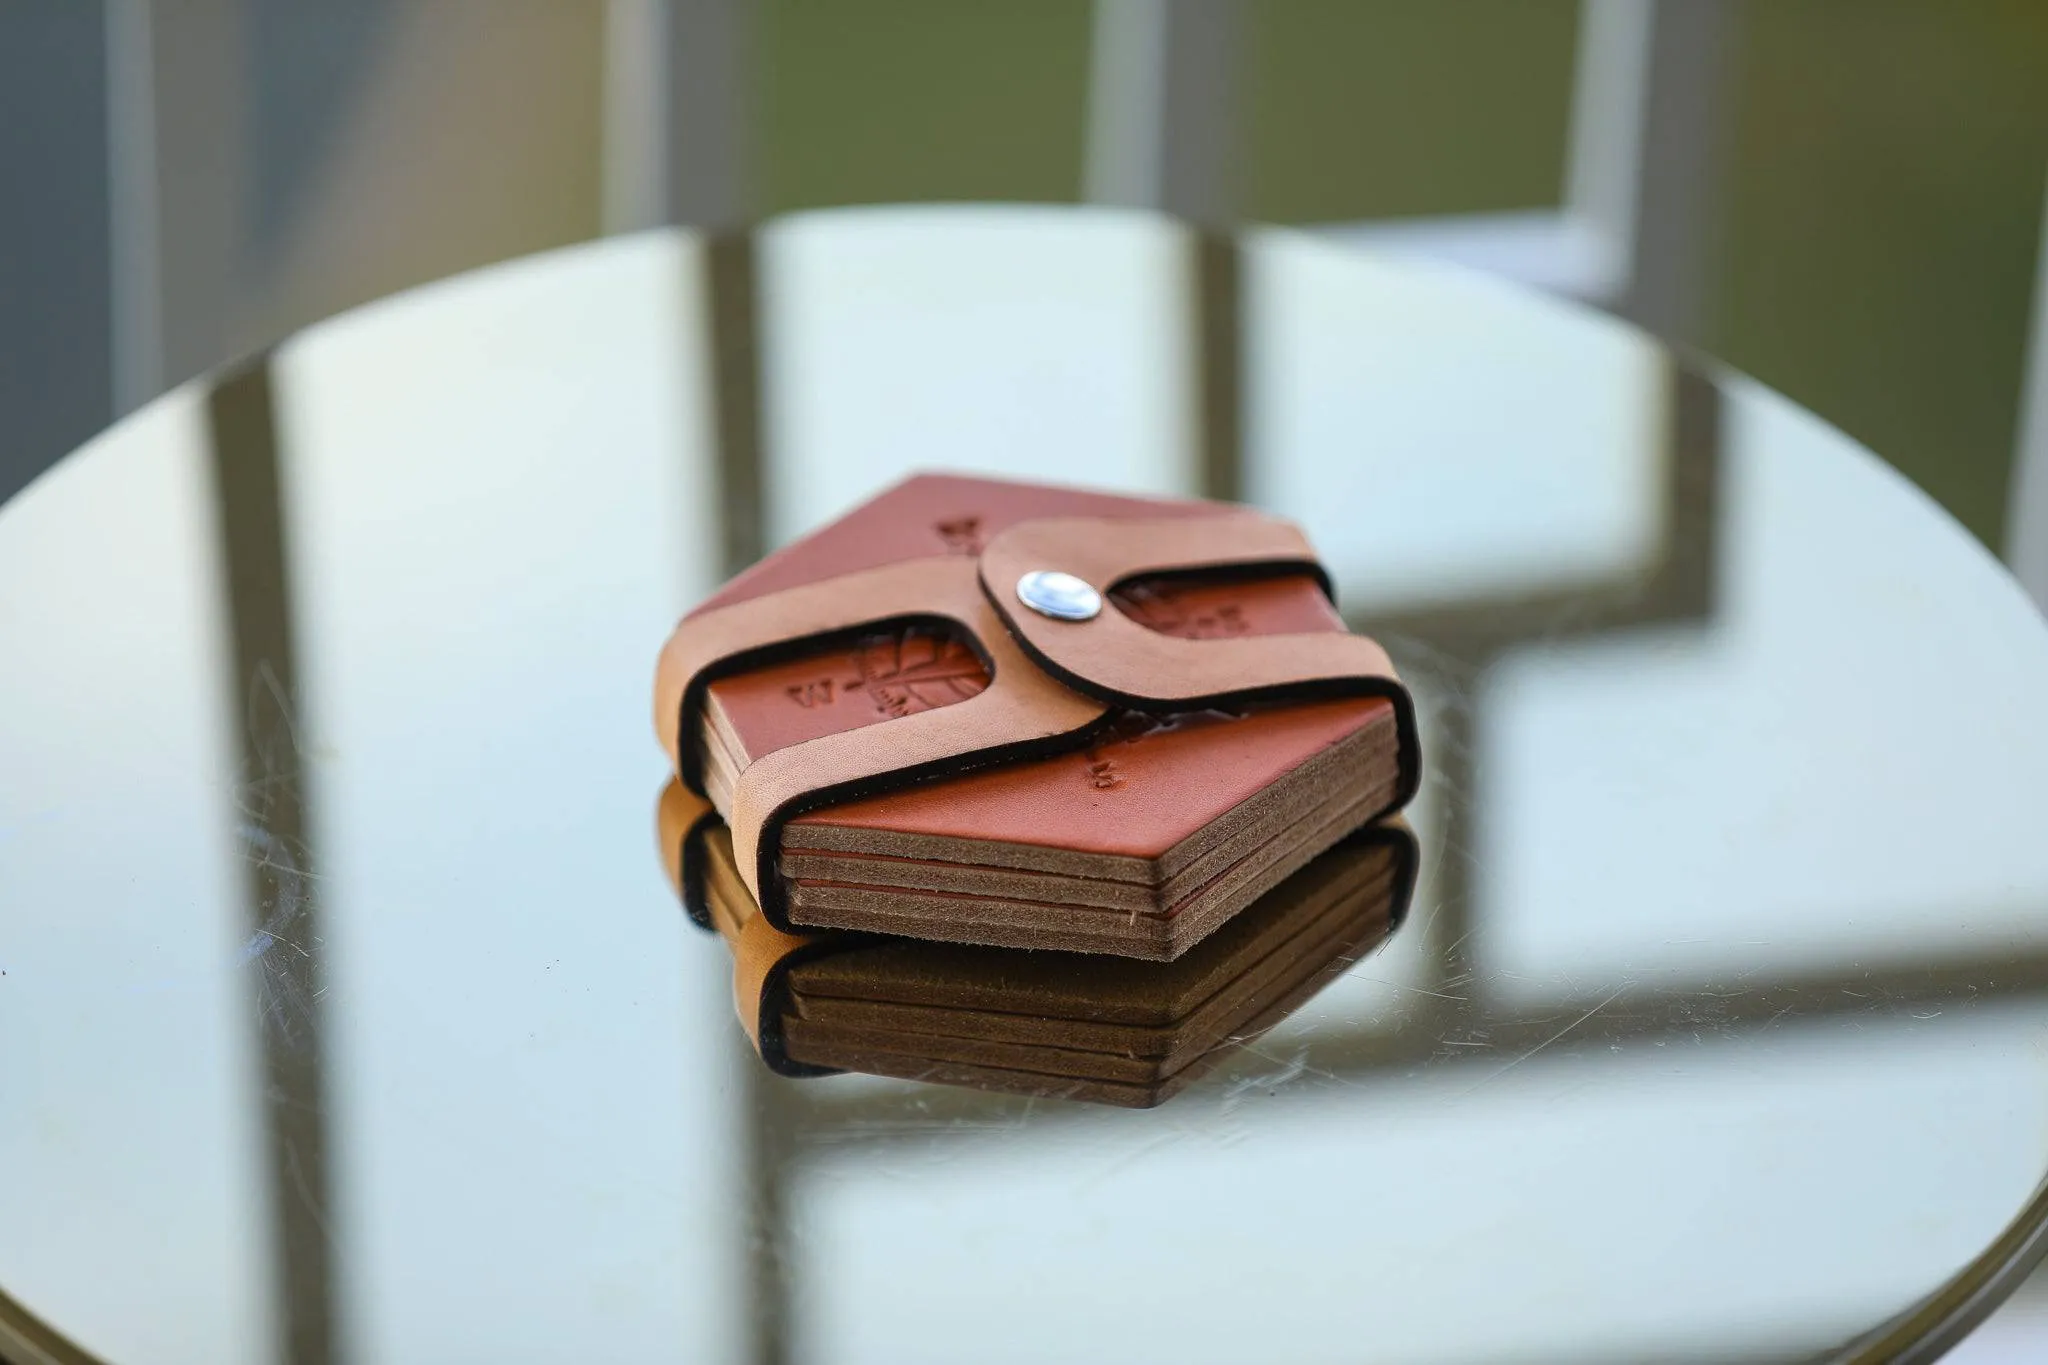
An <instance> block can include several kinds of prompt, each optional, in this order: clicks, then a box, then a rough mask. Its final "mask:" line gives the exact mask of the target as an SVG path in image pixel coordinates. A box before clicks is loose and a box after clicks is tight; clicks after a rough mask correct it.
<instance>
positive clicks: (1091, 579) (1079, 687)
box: [980, 511, 1421, 802]
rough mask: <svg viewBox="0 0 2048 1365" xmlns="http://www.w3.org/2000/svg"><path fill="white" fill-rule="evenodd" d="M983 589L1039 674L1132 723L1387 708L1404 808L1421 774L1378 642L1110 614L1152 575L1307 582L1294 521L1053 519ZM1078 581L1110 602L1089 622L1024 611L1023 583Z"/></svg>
mask: <svg viewBox="0 0 2048 1365" xmlns="http://www.w3.org/2000/svg"><path fill="white" fill-rule="evenodd" d="M980 568H981V584H982V590H983V592H984V593H985V594H986V596H987V597H988V600H989V602H990V604H991V605H992V606H993V607H994V608H995V610H996V611H997V612H998V613H999V614H1000V615H1001V617H1002V619H1003V624H1004V625H1006V626H1007V627H1009V630H1010V632H1011V634H1013V635H1014V636H1015V637H1016V639H1017V642H1018V644H1019V645H1020V646H1021V647H1022V649H1023V651H1024V653H1025V654H1027V655H1028V656H1029V657H1030V658H1031V660H1032V662H1034V663H1036V664H1037V665H1038V666H1039V667H1040V668H1042V669H1044V670H1045V671H1046V672H1047V673H1049V674H1051V675H1052V676H1053V677H1055V678H1057V679H1059V680H1060V681H1061V682H1063V683H1065V684H1066V685H1067V686H1068V687H1071V688H1073V689H1074V690H1075V691H1077V692H1082V693H1086V694H1087V695H1089V696H1092V697H1096V698H1098V699H1100V700H1102V701H1105V702H1111V703H1114V704H1116V705H1119V706H1126V707H1129V708H1131V709H1132V710H1135V711H1153V712H1160V711H1184V710H1190V709H1193V708H1196V707H1202V706H1229V705H1233V704H1237V703H1242V702H1250V701H1263V700H1274V701H1281V700H1284V701H1308V700H1313V699H1316V698H1322V697H1334V696H1377V697H1384V698H1386V699H1388V700H1389V701H1391V702H1392V703H1393V704H1394V709H1395V713H1396V723H1397V728H1398V729H1399V732H1400V739H1399V742H1400V746H1401V767H1402V773H1403V780H1402V791H1401V794H1400V797H1399V799H1400V801H1402V802H1405V801H1406V800H1407V799H1408V797H1409V796H1411V795H1413V793H1414V789H1415V786H1416V784H1417V783H1418V782H1419V780H1420V775H1421V758H1420V753H1419V748H1420V746H1419V741H1418V738H1417V733H1416V726H1415V714H1414V712H1415V708H1414V701H1413V699H1412V698H1411V697H1410V696H1409V695H1408V690H1407V689H1406V688H1405V687H1403V686H1402V685H1401V680H1400V678H1399V676H1398V675H1397V674H1396V673H1395V672H1394V662H1393V660H1392V659H1391V658H1390V657H1388V655H1387V651H1386V650H1385V649H1383V648H1381V647H1380V645H1379V643H1378V642H1377V641H1375V640H1372V639H1370V638H1368V637H1366V636H1363V635H1351V634H1348V633H1339V632H1336V631H1318V632H1313V633H1309V634H1299V635H1254V636H1237V637H1229V638H1224V639H1205V640H1190V639H1184V638H1181V637H1179V636H1173V635H1165V634H1162V633H1160V632H1158V631H1155V630H1151V629H1149V628H1148V627H1146V626H1143V625H1140V624H1139V623H1138V622H1137V621H1134V620H1132V619H1131V618H1130V617H1128V616H1126V615H1124V613H1123V612H1121V611H1119V610H1117V609H1116V607H1115V606H1113V605H1110V604H1109V603H1108V599H1109V597H1110V594H1111V592H1112V591H1113V590H1114V589H1115V588H1116V587H1117V586H1118V585H1119V584H1121V583H1124V582H1128V581H1129V580H1131V579H1134V578H1139V577H1142V576H1145V575H1149V574H1173V573H1199V572H1206V571H1212V570H1218V569H1229V570H1235V571H1237V572H1240V573H1243V572H1257V571H1262V570H1270V571H1275V572H1282V571H1290V570H1291V571H1310V572H1313V573H1315V574H1316V575H1317V576H1318V577H1321V578H1323V581H1324V585H1325V589H1326V590H1327V586H1328V580H1327V577H1324V576H1323V572H1322V568H1321V566H1320V565H1319V564H1318V563H1317V562H1316V559H1315V553H1314V551H1313V549H1312V548H1311V547H1310V546H1309V543H1308V540H1307V538H1306V537H1305V536H1303V535H1302V533H1301V531H1300V529H1299V528H1298V527H1296V526H1294V525H1293V524H1292V523H1291V522H1286V521H1282V520H1280V519H1278V518H1276V517H1268V516H1265V515H1263V514H1261V513H1257V512H1251V511H1239V512H1231V513H1227V514H1225V515H1222V516H1215V517H1174V518H1158V519H1106V518H1100V517H1047V518H1041V519H1039V520H1036V521H1026V522H1020V523H1018V524H1017V525H1015V526H1012V527H1010V528H1009V529H1008V530H1006V531H1004V532H1002V533H1001V534H1000V535H998V536H996V537H995V538H994V539H993V540H991V541H990V542H989V543H988V545H987V546H986V547H985V548H984V549H983V550H982V552H981V557H980ZM1042 569H1052V570H1058V571H1060V572H1063V573H1068V574H1072V575H1073V576H1074V577H1076V578H1079V579H1081V580H1082V581H1084V582H1086V583H1087V584H1088V585H1089V586H1091V587H1093V588H1094V589H1095V590H1096V591H1097V592H1099V593H1101V594H1102V596H1103V598H1104V599H1105V605H1104V607H1103V609H1102V611H1100V612H1099V613H1098V614H1097V615H1095V616H1094V617H1093V618H1091V619H1089V620H1086V621H1069V620H1054V619H1053V618H1051V617H1047V616H1042V615H1040V614H1039V613H1038V612H1035V611H1033V610H1031V609H1030V608H1028V607H1026V606H1024V605H1023V603H1022V602H1021V601H1020V600H1019V599H1018V596H1017V584H1018V582H1019V580H1021V579H1022V578H1023V577H1024V575H1026V574H1028V573H1031V572H1033V571H1035V570H1042Z"/></svg>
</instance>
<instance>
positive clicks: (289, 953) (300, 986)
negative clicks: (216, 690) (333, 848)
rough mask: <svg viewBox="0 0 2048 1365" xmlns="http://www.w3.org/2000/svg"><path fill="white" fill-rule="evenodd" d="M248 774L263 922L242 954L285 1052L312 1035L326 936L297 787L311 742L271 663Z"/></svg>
mask: <svg viewBox="0 0 2048 1365" xmlns="http://www.w3.org/2000/svg"><path fill="white" fill-rule="evenodd" d="M247 706H248V715H247V716H246V717H245V722H246V726H247V733H248V749H247V754H248V760H249V762H250V766H251V767H252V768H253V769H254V771H252V772H250V773H248V774H247V775H246V776H245V778H244V781H243V783H242V786H241V789H240V791H239V792H238V793H237V797H236V803H235V804H236V807H237V809H238V811H239V813H240V815H241V817H242V819H241V821H240V823H238V824H237V825H236V827H235V833H236V836H237V838H238V839H239V840H240V842H241V845H242V855H243V857H244V859H245V860H246V861H247V862H248V864H249V865H250V866H251V867H252V868H253V869H254V870H255V883H256V894H257V897H258V902H257V906H256V909H257V913H258V914H259V915H260V919H259V921H258V925H257V927H256V928H255V929H254V930H253V931H252V932H251V933H250V934H249V936H248V938H246V939H245V940H244V941H243V943H242V947H241V950H240V952H239V954H238V965H241V966H244V967H250V968H253V969H254V971H255V974H256V1003H257V1013H258V1017H259V1018H260V1019H261V1021H262V1026H263V1029H264V1032H265V1034H266V1036H267V1037H269V1038H271V1039H272V1040H273V1042H274V1043H275V1044H277V1045H281V1046H282V1047H283V1048H285V1049H286V1050H287V1051H302V1050H306V1049H309V1048H310V1047H311V1045H312V1044H313V1042H314V1014H315V1012H314V1002H315V1001H317V1000H318V999H319V997H320V995H321V989H320V987H319V986H318V985H317V982H318V979H319V965H320V964H319V961H318V958H319V953H320V949H321V941H320V939H319V938H318V937H317V936H315V935H314V934H313V932H312V930H313V927H314V914H313V911H314V905H313V897H314V890H315V886H314V883H315V880H316V878H315V874H314V873H313V872H312V870H311V869H310V867H309V866H308V861H309V860H308V857H307V852H306V848H305V845H304V842H303V840H302V839H301V838H300V837H298V836H299V835H301V834H302V833H303V828H304V822H305V811H304V808H303V805H302V802H301V793H300V792H299V790H298V784H299V782H300V777H299V773H300V770H301V766H300V765H301V762H302V761H303V759H304V758H305V756H306V754H305V749H304V747H303V745H302V744H301V736H300V732H299V727H298V724H297V722H296V720H295V719H294V717H293V715H292V707H291V704H290V702H289V701H288V699H287V698H286V695H285V691H284V688H283V686H282V685H281V684H280V682H279V680H278V677H277V674H276V672H275V671H274V670H273V669H272V668H271V667H270V665H269V664H268V663H267V662H265V663H262V664H259V665H258V666H257V668H256V669H255V670H254V671H253V673H252V675H251V678H250V684H249V689H248V702H247Z"/></svg>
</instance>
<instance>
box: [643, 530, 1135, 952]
mask: <svg viewBox="0 0 2048 1365" xmlns="http://www.w3.org/2000/svg"><path fill="white" fill-rule="evenodd" d="M913 616H922V617H940V618H943V619H945V620H948V621H951V622H953V623H954V624H956V625H957V626H959V627H960V628H961V629H962V630H963V631H965V632H966V633H967V634H968V635H969V636H970V637H971V638H972V639H974V640H975V642H976V643H977V644H978V645H979V647H980V648H981V650H982V652H983V654H984V656H985V657H986V659H987V661H988V665H989V673H990V680H989V685H988V686H987V687H986V688H984V689H983V690H982V691H981V692H980V693H978V694H976V695H975V696H973V697H970V698H968V699H967V700H965V701H961V702H956V703H954V704H953V705H951V706H943V707H938V708H936V709H934V710H930V711H923V712H918V713H916V714H914V715H908V716H899V717H896V718H894V719H892V720H886V721H883V722H881V723H880V724H876V725H869V726H864V727H862V728H860V729H858V730H850V731H846V732H844V733H841V734H832V735H823V736H820V737H818V738H816V739H812V740H807V741H805V742H803V743H801V744H793V745H790V746H789V747H787V748H784V749H778V750H776V751H775V752H774V753H771V754H767V755H764V756H763V757H762V758H760V759H758V760H756V761H755V762H754V763H752V764H750V765H749V766H748V767H747V769H746V770H745V771H744V772H743V773H741V774H740V776H739V780H738V781H737V782H736V783H735V784H734V790H733V806H732V810H731V811H729V812H728V813H727V816H728V820H727V823H728V824H730V826H731V827H732V839H733V853H734V858H735V860H736V861H737V863H738V865H739V869H740V875H741V877H742V879H743V880H744V881H745V882H746V884H747V889H748V890H749V891H750V892H752V893H753V895H754V897H755V899H756V900H757V901H759V902H760V903H761V907H762V910H763V912H764V913H765V914H766V915H767V917H768V918H769V919H770V920H771V921H772V922H774V923H776V924H778V925H783V926H785V927H786V926H787V920H786V919H785V918H784V916H783V914H782V906H781V897H782V888H781V886H780V885H779V882H778V879H777V878H776V877H775V876H774V867H775V854H776V850H777V847H778V844H779V841H780V835H781V826H782V823H783V822H784V821H786V820H787V819H789V818H790V817H792V816H794V815H796V814H799V813H801V811H802V810H804V809H809V808H812V807H814V806H816V805H821V804H824V803H826V802H828V801H831V800H835V799H842V798H844V797H848V796H852V795H856V794H859V793H861V792H864V791H871V790H879V789H880V788H881V786H882V785H884V784H890V783H893V784H894V785H902V784H903V783H904V782H907V781H914V780H917V779H919V778H921V777H925V776H932V775H937V774H939V773H942V772H958V771H962V770H964V769H965V768H967V767H970V766H979V765H980V764H982V763H986V762H996V761H1000V760H1001V759H1003V758H1007V757H1013V756H1022V755H1024V754H1027V753H1032V752H1043V751H1046V750H1047V749H1048V747H1049V746H1053V745H1055V744H1057V743H1058V742H1060V741H1063V740H1067V739H1070V738H1071V739H1073V740H1074V741H1075V742H1079V739H1080V737H1082V736H1085V735H1086V734H1087V733H1088V732H1089V731H1090V729H1091V727H1093V726H1094V725H1095V724H1096V723H1097V722H1099V721H1100V720H1102V719H1103V717H1104V716H1105V715H1106V714H1107V711H1108V708H1107V707H1106V706H1105V705H1104V704H1103V703H1102V702H1099V701H1096V700H1093V699H1092V698H1089V697H1085V696H1082V695H1080V694H1079V693H1076V692H1073V691H1071V690H1070V689H1068V688H1066V687H1064V686H1062V685H1061V684H1060V683H1058V682H1055V681H1054V680H1053V679H1052V678H1050V677H1048V676H1047V675H1046V674H1045V673H1043V672H1041V671H1040V670H1039V669H1038V668H1036V667H1035V666H1033V664H1032V663H1031V662H1030V660H1028V659H1027V658H1026V657H1025V656H1024V654H1023V653H1022V651H1020V650H1019V649H1018V647H1017V644H1016V642H1015V641H1014V640H1013V639H1012V638H1011V636H1010V634H1009V632H1008V631H1006V630H1005V629H1004V628H1003V626H1002V622H1001V619H1000V618H999V617H998V616H997V615H996V614H995V612H994V611H993V610H992V609H991V608H990V607H989V604H988V599H987V598H986V597H985V596H984V595H983V594H982V592H981V587H980V580H979V579H978V577H977V576H976V572H975V566H974V561H972V560H970V559H965V558H961V557H957V556H948V557H944V558H928V559H913V560H904V561H902V562H900V563H896V564H888V565H884V566H882V567H881V568H877V569H868V570H863V571H861V572H858V573H851V574H846V575H843V576H841V577H839V578H832V579H827V580H825V581H823V582H819V583H810V584H805V585H803V586H801V587H796V588H789V589H785V590H784V591H782V592H777V593H771V594H769V595H767V596H765V597H758V598H755V599H753V600H752V601H749V602H742V603H737V604H735V605H733V606H731V607H726V608H720V609H718V610H716V611H712V612H707V613H704V614H703V615H700V616H696V617H692V618H690V619H688V620H686V621H684V622H683V623H682V625H680V626H678V627H677V629H676V632H675V634H674V635H673V636H671V637H670V639H669V643H668V646H667V648H666V649H664V650H663V651H662V659H661V665H660V669H659V671H658V674H657V679H656V699H655V724H656V727H657V729H658V731H659V732H660V734H661V736H662V743H663V744H664V745H665V746H667V747H668V749H669V751H670V752H671V753H672V754H674V755H675V756H676V758H677V764H678V770H679V772H680V773H682V774H683V775H684V776H686V777H687V775H688V772H689V768H690V764H689V762H688V755H687V753H686V752H685V744H684V740H685V737H686V733H687V732H686V729H685V721H684V719H683V712H684V710H685V709H686V707H694V706H695V705H697V704H698V701H697V699H696V698H695V697H693V696H692V690H693V684H694V682H695V680H696V679H699V678H701V677H703V676H705V673H706V670H708V669H710V668H712V667H713V666H714V665H721V664H723V663H724V662H725V661H728V660H732V659H735V658H738V657H740V656H744V655H747V654H749V653H750V652H752V651H757V650H761V649H765V648H769V647H782V646H788V645H791V644H793V643H795V642H799V641H801V640H803V639H805V638H807V637H813V638H814V637H817V636H819V635H823V634H826V633H829V632H835V631H842V630H845V629H847V628H849V627H855V626H859V625H860V624H862V623H864V622H879V621H886V620H892V619H901V618H904V617H913ZM764 892H765V893H766V894H765V895H764V894H763V893H764Z"/></svg>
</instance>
